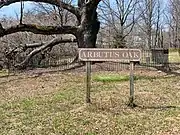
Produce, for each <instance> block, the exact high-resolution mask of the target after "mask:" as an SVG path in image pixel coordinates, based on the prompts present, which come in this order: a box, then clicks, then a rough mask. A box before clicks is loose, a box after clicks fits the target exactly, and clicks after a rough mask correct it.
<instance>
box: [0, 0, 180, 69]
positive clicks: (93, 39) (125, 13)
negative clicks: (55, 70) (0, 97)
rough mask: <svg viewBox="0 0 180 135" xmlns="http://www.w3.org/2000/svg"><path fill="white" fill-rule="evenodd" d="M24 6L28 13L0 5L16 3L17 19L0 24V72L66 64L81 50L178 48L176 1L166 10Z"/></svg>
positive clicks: (85, 3) (121, 4) (120, 2)
mask: <svg viewBox="0 0 180 135" xmlns="http://www.w3.org/2000/svg"><path fill="white" fill-rule="evenodd" d="M30 1H32V2H34V3H32V4H33V8H32V9H31V10H29V11H27V10H24V3H25V2H26V0H25V1H18V0H8V1H3V2H1V4H0V7H1V8H2V7H3V6H9V5H10V4H12V3H15V2H20V3H21V7H20V10H21V14H17V16H16V17H11V18H8V17H6V16H4V17H2V18H1V21H0V22H1V23H0V24H1V25H0V26H1V28H0V37H1V39H0V42H1V46H0V47H1V49H0V56H1V57H0V65H1V68H3V67H4V68H18V69H24V68H27V67H28V66H29V65H31V64H32V63H34V62H35V63H36V64H37V65H40V64H42V63H46V62H47V61H56V60H59V58H62V59H63V58H64V59H66V58H73V59H72V61H70V64H71V63H73V62H76V61H77V58H78V56H77V55H78V54H77V52H78V48H84V47H91V48H92V47H93V48H94V47H106V48H141V49H149V50H151V49H153V48H180V34H179V33H180V32H179V28H180V2H179V1H178V0H169V1H168V3H167V4H166V5H163V1H162V0H114V1H113V2H112V1H111V0H103V1H100V0H78V1H73V0H63V1H49V0H30ZM44 3H46V4H44ZM74 5H76V6H74ZM100 24H101V25H100ZM67 63H68V62H66V60H65V61H64V63H63V64H67ZM61 64H62V63H61Z"/></svg>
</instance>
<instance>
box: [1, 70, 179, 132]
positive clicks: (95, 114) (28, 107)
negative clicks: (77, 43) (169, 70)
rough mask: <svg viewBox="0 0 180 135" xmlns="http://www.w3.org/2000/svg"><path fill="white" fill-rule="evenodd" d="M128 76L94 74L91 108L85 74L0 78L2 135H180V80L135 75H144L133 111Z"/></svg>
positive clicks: (153, 73) (152, 74)
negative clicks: (130, 104) (129, 98)
mask: <svg viewBox="0 0 180 135" xmlns="http://www.w3.org/2000/svg"><path fill="white" fill-rule="evenodd" d="M127 75H128V72H122V73H108V72H99V73H93V76H92V79H93V82H92V89H91V90H92V92H91V96H92V104H90V105H87V104H85V83H84V79H85V74H84V73H66V72H64V73H54V74H43V75H42V76H39V77H34V76H30V75H20V76H10V77H9V78H0V134H2V135H120V134H122V135H178V134H180V81H179V80H180V76H172V75H166V74H164V73H158V72H157V71H151V72H149V71H145V72H142V71H139V72H136V76H141V77H139V78H138V77H137V79H136V81H135V103H136V104H137V105H138V107H136V108H134V109H131V108H129V107H128V106H127V105H126V104H127V102H128V97H129V81H128V80H127ZM108 76H109V78H108ZM119 76H122V77H119ZM123 76H124V77H123ZM143 76H144V77H143ZM105 77H107V78H105ZM113 77H114V78H113ZM103 78H105V81H104V80H103ZM112 78H113V79H112Z"/></svg>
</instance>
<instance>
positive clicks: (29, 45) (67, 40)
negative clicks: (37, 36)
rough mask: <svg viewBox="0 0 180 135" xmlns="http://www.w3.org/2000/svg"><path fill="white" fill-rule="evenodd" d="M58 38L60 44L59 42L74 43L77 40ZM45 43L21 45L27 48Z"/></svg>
mask: <svg viewBox="0 0 180 135" xmlns="http://www.w3.org/2000/svg"><path fill="white" fill-rule="evenodd" d="M58 40H59V42H58V44H60V43H76V42H77V40H76V39H61V40H60V39H58ZM47 43H48V42H41V43H33V44H25V45H23V47H24V48H25V49H28V48H37V47H40V46H42V45H45V44H47Z"/></svg>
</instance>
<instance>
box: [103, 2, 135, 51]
mask: <svg viewBox="0 0 180 135" xmlns="http://www.w3.org/2000/svg"><path fill="white" fill-rule="evenodd" d="M137 3H138V0H114V1H110V0H104V1H103V2H102V4H101V5H100V6H99V10H100V12H101V13H100V19H101V21H102V23H103V26H102V27H104V28H105V29H106V30H107V31H108V30H109V32H107V33H109V35H107V36H112V40H113V41H114V43H113V46H112V47H115V48H124V47H128V46H127V45H126V37H127V36H128V35H129V34H130V33H131V31H132V29H133V27H134V24H135V23H136V22H137V16H136V8H137ZM107 28H108V29H107Z"/></svg>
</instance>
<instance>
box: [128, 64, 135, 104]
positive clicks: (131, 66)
mask: <svg viewBox="0 0 180 135" xmlns="http://www.w3.org/2000/svg"><path fill="white" fill-rule="evenodd" d="M128 105H129V106H130V107H135V106H136V105H135V104H134V62H133V61H130V97H129V104H128Z"/></svg>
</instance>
